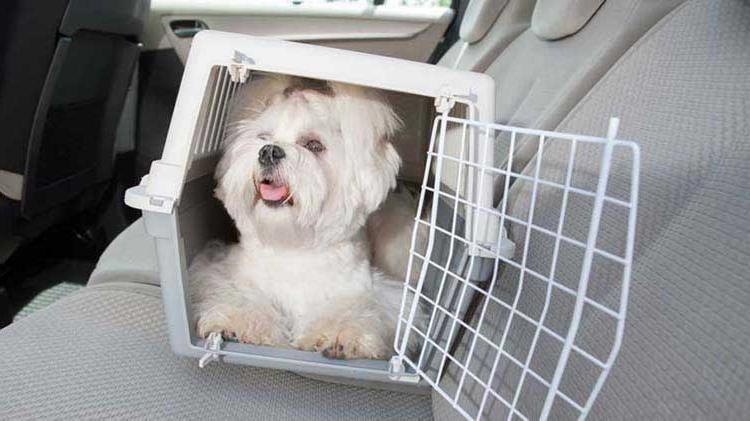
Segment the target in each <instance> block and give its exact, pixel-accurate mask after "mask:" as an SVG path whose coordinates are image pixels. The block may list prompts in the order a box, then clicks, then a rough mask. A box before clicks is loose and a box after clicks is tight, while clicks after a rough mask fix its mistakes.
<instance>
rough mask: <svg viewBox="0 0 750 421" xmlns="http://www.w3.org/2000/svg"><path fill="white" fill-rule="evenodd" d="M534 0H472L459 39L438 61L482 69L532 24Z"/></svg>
mask: <svg viewBox="0 0 750 421" xmlns="http://www.w3.org/2000/svg"><path fill="white" fill-rule="evenodd" d="M534 3H535V0H471V2H470V3H469V5H468V7H467V8H466V12H465V13H464V17H463V20H462V21H461V27H460V31H459V40H458V41H457V42H456V43H455V44H454V45H452V46H451V48H450V49H448V51H446V52H445V54H444V55H443V57H441V58H440V61H439V62H438V65H440V66H445V67H453V68H456V69H461V70H470V71H473V72H483V71H485V70H486V69H487V66H489V65H490V63H491V62H492V60H494V59H495V58H496V57H497V56H498V55H499V54H500V52H501V51H503V49H505V47H507V46H508V44H510V43H511V41H513V40H514V39H515V38H516V37H517V36H518V35H519V34H520V33H521V32H523V31H524V30H526V29H527V28H528V27H529V25H530V24H531V12H532V11H533V10H534Z"/></svg>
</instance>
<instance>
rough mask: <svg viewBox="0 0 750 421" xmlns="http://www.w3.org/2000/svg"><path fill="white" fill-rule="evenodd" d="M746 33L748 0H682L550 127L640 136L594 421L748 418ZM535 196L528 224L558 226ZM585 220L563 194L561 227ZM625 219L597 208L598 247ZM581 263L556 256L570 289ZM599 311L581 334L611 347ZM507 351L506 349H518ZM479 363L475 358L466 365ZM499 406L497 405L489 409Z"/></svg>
mask: <svg viewBox="0 0 750 421" xmlns="http://www.w3.org/2000/svg"><path fill="white" fill-rule="evenodd" d="M749 39H750V5H749V4H748V3H747V2H743V1H740V0H720V1H719V0H691V1H689V2H688V3H686V4H685V5H683V6H682V7H680V8H679V9H677V10H676V11H675V12H674V13H672V14H671V15H669V16H667V17H665V18H664V19H663V20H662V22H660V23H659V24H658V25H657V26H656V27H655V28H654V29H653V30H652V31H651V32H649V33H648V34H646V35H645V36H644V37H643V39H642V40H641V41H640V42H639V43H638V44H637V45H636V46H634V47H633V48H632V49H631V50H630V51H629V52H628V53H627V54H626V56H625V57H623V59H622V60H621V61H619V62H618V63H617V65H616V66H615V67H614V68H613V69H612V70H611V71H610V72H609V73H608V74H607V76H605V77H604V78H603V80H602V81H601V82H600V83H598V84H597V85H596V86H595V87H594V89H593V90H592V91H591V92H590V93H589V94H588V95H587V96H586V97H585V98H584V99H583V100H582V101H581V103H580V104H579V105H578V106H577V107H576V108H575V109H574V110H573V111H572V112H571V114H570V115H569V116H568V117H567V118H566V119H565V120H564V121H563V122H562V124H561V125H560V127H559V128H558V129H559V130H560V131H565V132H575V133H604V132H605V131H606V124H607V118H608V116H612V115H614V116H619V117H620V118H621V119H622V123H621V126H620V136H619V137H621V138H624V139H633V140H636V141H637V142H638V143H639V145H640V146H641V150H642V154H641V159H642V166H641V180H642V182H641V186H640V205H639V211H638V214H639V215H638V222H639V224H638V228H637V235H636V248H635V260H634V266H633V273H632V286H631V290H630V302H629V308H628V318H627V324H626V329H625V338H624V344H623V347H622V349H621V352H620V355H619V357H618V359H617V360H616V362H615V365H614V368H613V371H612V372H611V374H610V376H609V380H608V382H607V383H606V384H605V386H604V389H603V390H602V393H601V394H600V396H599V399H598V400H597V402H596V403H595V405H594V407H593V410H592V413H591V419H605V420H606V419H717V420H718V419H745V418H747V414H748V413H750V399H748V390H750V352H749V351H748V344H750V323H749V322H748V319H747V315H748V314H750V282H748V280H749V279H750V278H748V273H750V241H748V240H750V214H748V209H750V183H749V182H748V180H750V106H749V105H750V104H749V103H748V98H750V73H748V72H747V69H748V68H750V43H748V40H749ZM566 157H567V146H563V144H562V143H560V142H555V141H550V142H548V144H547V145H546V146H545V150H544V159H543V161H542V168H543V169H545V168H546V169H547V170H543V171H542V173H541V176H542V177H543V178H545V179H550V178H552V179H554V177H555V176H556V175H557V173H559V172H560V171H561V169H562V168H564V165H565V164H566V161H565V159H566ZM598 158H599V155H598V154H593V153H587V152H585V151H583V153H582V154H580V155H576V164H577V165H576V171H577V174H578V176H579V177H580V179H579V182H580V183H590V182H592V181H593V180H594V179H595V177H594V176H595V175H596V168H597V166H598V165H597V162H598V161H597V160H598ZM624 158H625V159H626V163H627V164H629V163H628V162H627V156H625V157H624ZM534 163H535V161H532V162H531V163H530V164H529V166H528V167H527V169H526V170H525V171H526V173H527V174H530V172H531V170H532V168H533V164H534ZM627 169H628V165H625V164H622V165H616V166H614V167H613V174H612V176H611V177H610V189H609V190H608V194H610V195H611V196H615V197H622V195H623V194H625V193H626V192H625V191H624V187H623V186H624V184H623V183H622V181H623V180H625V179H626V178H627ZM579 185H580V184H579ZM538 194H539V196H538V198H539V200H540V202H538V203H537V206H536V207H535V210H536V213H535V215H534V222H535V223H536V224H538V225H541V226H544V227H548V226H550V225H552V226H556V224H557V222H556V221H557V214H556V213H555V212H554V211H553V209H555V208H556V206H554V205H555V204H557V207H559V200H560V197H559V195H557V194H556V192H552V191H549V190H545V189H542V190H540V191H539V193H538ZM530 195H531V185H530V183H524V184H518V183H517V184H515V185H514V187H513V189H512V190H511V193H510V196H509V198H510V199H509V206H510V212H511V213H512V214H513V215H515V216H517V217H524V216H525V215H526V214H527V212H528V208H529V203H530V202H529V201H530V199H529V198H530ZM550 205H552V206H550ZM587 214H590V203H589V202H586V201H573V202H571V206H570V207H569V208H568V212H567V215H568V217H567V220H566V224H565V226H564V229H566V230H568V232H569V235H572V236H573V237H574V238H581V237H582V236H585V228H586V227H587V226H588V221H587V220H586V217H585V215H587ZM624 222H625V221H624V220H623V219H622V218H619V217H618V215H616V214H608V213H605V215H604V216H603V231H602V233H601V234H602V235H601V236H600V239H599V241H598V244H599V246H600V247H602V248H604V249H605V250H614V249H616V248H618V247H619V246H618V245H617V244H616V243H614V242H613V241H612V240H611V239H612V238H616V236H620V235H622V233H623V232H624V230H625V227H624ZM511 236H512V237H513V238H514V240H516V241H517V242H518V244H517V245H518V246H519V247H522V246H523V230H522V229H521V228H519V227H517V226H511ZM546 246H548V244H545V241H544V240H543V239H541V237H540V238H536V239H535V237H534V236H532V239H531V241H530V244H529V247H530V255H529V265H530V266H538V267H547V266H546V265H548V264H549V260H548V258H547V257H546V256H547V255H546V254H545V253H544V250H545V247H546ZM516 258H520V256H516ZM579 270H580V269H579V266H577V265H576V261H575V260H574V259H570V260H567V259H562V260H561V261H560V262H558V271H556V274H555V277H556V279H557V280H558V281H561V282H563V283H565V282H566V281H565V278H566V275H567V274H571V273H573V274H575V273H577V272H579ZM617 276H618V273H613V272H612V271H608V270H606V268H603V269H601V271H600V272H596V273H595V276H594V277H592V280H594V282H596V284H594V288H593V289H590V290H589V294H590V295H589V296H592V297H594V298H596V299H598V300H603V301H605V302H608V303H611V302H612V299H614V298H616V297H617V295H618V294H619V291H618V290H617V289H616V288H614V287H613V285H616V284H615V283H613V282H607V281H608V280H613V279H616V278H617ZM514 279H516V278H515V277H514V276H513V274H512V273H511V271H507V270H506V271H505V272H504V273H503V276H502V278H501V282H500V283H499V288H497V290H496V291H495V294H496V295H497V296H498V297H500V298H501V299H505V300H507V297H508V296H512V295H513V294H514V293H515V289H516V288H518V286H517V282H515V281H514ZM532 283H533V282H532V280H531V278H527V281H526V284H525V285H524V289H523V290H522V291H524V292H522V297H524V296H526V299H527V300H524V298H522V301H525V302H527V303H528V305H526V307H532V306H533V305H534V304H537V305H538V304H539V303H540V302H541V300H542V299H543V297H542V296H540V295H539V294H534V293H533V292H531V291H529V293H527V292H525V290H526V288H527V286H529V285H531V284H532ZM537 283H540V282H537ZM596 285H598V286H596ZM490 315H491V317H490V320H489V323H490V324H491V325H497V324H499V322H502V321H504V318H503V316H502V315H501V314H500V312H491V313H490ZM600 316H601V315H597V313H596V312H592V313H591V314H590V317H589V318H588V323H591V324H590V325H589V326H590V329H587V330H586V331H584V332H579V337H578V338H576V343H578V344H579V345H580V344H585V346H584V349H588V350H590V352H595V351H597V350H600V349H606V348H607V347H608V345H609V343H610V341H611V336H612V335H611V327H612V326H611V325H609V326H608V325H605V318H603V317H600ZM559 323H560V320H559V319H556V318H555V317H554V316H550V314H549V313H548V317H547V319H546V320H545V324H546V325H548V326H549V327H551V328H553V326H555V325H557V324H559ZM584 323H587V319H586V318H584ZM521 336H522V335H519V336H517V337H521ZM508 345H509V348H508V351H509V352H515V351H514V350H513V348H514V347H515V348H518V347H519V346H521V347H522V344H521V343H510V344H508ZM463 346H464V347H466V343H464V344H463ZM482 352H483V351H482V350H480V351H479V355H480V356H481V355H483V354H482ZM595 355H596V354H595ZM481 364H482V362H481V361H475V367H481ZM532 366H533V367H534V368H536V369H537V370H538V372H540V373H542V374H544V373H547V375H549V374H550V372H549V371H548V370H547V371H545V368H550V367H552V366H554V359H547V360H546V361H544V360H543V361H538V362H537V363H536V364H532ZM575 367H576V364H575V363H574V365H573V368H569V369H568V373H570V378H569V379H568V380H569V381H568V383H567V385H566V380H565V377H563V385H564V389H565V388H567V390H566V393H568V394H569V395H572V396H576V393H577V392H580V391H581V390H583V389H584V388H585V387H587V386H588V385H587V384H586V375H587V373H586V370H585V368H583V367H582V368H583V369H582V370H579V371H576V368H575ZM484 370H487V369H486V368H485V369H484ZM509 373H510V371H503V374H509ZM487 375H488V373H487V372H485V376H487ZM455 377H456V374H455V368H453V369H451V370H449V374H448V376H447V377H446V378H445V380H444V383H443V385H444V387H447V388H450V387H451V385H452V384H453V385H454V384H455V380H454V379H455ZM513 378H514V377H513V376H512V375H507V376H506V377H504V378H502V379H499V380H498V381H499V382H500V383H501V385H505V386H507V385H508V382H512V381H513V380H511V379H513ZM550 378H551V376H550V377H547V379H548V380H549V379H550ZM500 387H501V388H502V386H500ZM472 393H473V392H472V391H471V390H470V389H469V390H467V391H466V394H467V395H468V396H467V397H466V398H465V399H464V400H463V401H464V402H467V401H471V396H472ZM521 402H522V403H523V405H522V407H524V408H526V409H528V411H529V412H528V413H532V414H533V413H534V412H535V411H538V410H539V405H540V403H541V402H540V401H539V400H534V399H533V398H532V397H528V398H527V399H524V398H522V399H521ZM434 412H435V414H436V418H437V419H455V418H454V417H455V416H456V414H455V412H454V411H453V410H452V409H451V408H450V407H449V405H447V404H446V403H445V402H442V400H441V399H439V398H438V397H436V399H435V407H434ZM537 413H538V412H537ZM501 414H502V411H501V409H500V405H499V404H498V405H495V407H494V408H493V409H492V411H491V412H490V414H489V417H490V418H493V419H496V417H499V416H500V415H501ZM558 415H559V414H558ZM561 417H562V416H558V417H557V418H561Z"/></svg>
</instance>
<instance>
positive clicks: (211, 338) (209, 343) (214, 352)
mask: <svg viewBox="0 0 750 421" xmlns="http://www.w3.org/2000/svg"><path fill="white" fill-rule="evenodd" d="M223 344H224V338H222V337H221V333H219V332H211V333H210V334H209V335H208V338H206V343H205V345H203V348H205V349H206V351H207V352H206V353H205V354H203V356H202V357H201V359H200V360H198V367H200V368H203V367H205V366H207V365H208V364H209V363H211V362H212V361H218V360H219V357H220V356H221V355H220V354H219V351H221V346H222V345H223Z"/></svg>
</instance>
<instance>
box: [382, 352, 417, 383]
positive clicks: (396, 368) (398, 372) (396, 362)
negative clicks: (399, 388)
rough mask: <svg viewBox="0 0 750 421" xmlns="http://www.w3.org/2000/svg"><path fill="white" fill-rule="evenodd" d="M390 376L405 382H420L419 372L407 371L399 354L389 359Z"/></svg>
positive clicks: (392, 378)
mask: <svg viewBox="0 0 750 421" xmlns="http://www.w3.org/2000/svg"><path fill="white" fill-rule="evenodd" d="M388 378H390V379H391V380H394V381H400V382H404V383H418V382H419V374H415V373H407V372H406V367H405V366H404V360H403V358H402V357H400V356H398V355H394V356H393V357H391V359H390V361H388Z"/></svg>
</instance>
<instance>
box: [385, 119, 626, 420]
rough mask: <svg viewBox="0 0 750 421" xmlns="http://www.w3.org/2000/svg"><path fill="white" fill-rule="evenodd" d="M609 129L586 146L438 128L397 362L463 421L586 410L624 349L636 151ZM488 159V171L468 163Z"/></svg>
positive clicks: (547, 136)
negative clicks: (489, 154)
mask: <svg viewBox="0 0 750 421" xmlns="http://www.w3.org/2000/svg"><path fill="white" fill-rule="evenodd" d="M617 127H618V120H617V119H615V118H613V119H610V122H609V129H608V133H607V136H606V137H592V136H580V135H572V134H566V133H557V132H548V131H541V130H530V129H523V128H518V127H511V126H505V125H498V124H482V123H478V122H474V121H470V120H466V119H461V118H454V117H450V116H448V115H447V114H445V113H444V114H442V115H439V116H438V117H437V118H436V120H435V124H434V128H433V134H432V139H431V144H430V150H429V151H428V158H427V170H426V172H425V177H424V180H423V184H422V192H421V196H420V205H419V212H418V217H417V218H416V219H415V221H416V222H415V225H414V232H413V238H412V240H413V241H412V247H411V254H410V258H409V270H408V272H407V279H406V281H405V288H404V300H403V303H402V307H401V313H400V319H399V320H400V321H399V326H398V332H397V337H396V340H395V343H394V345H395V348H396V351H397V353H398V356H397V357H396V359H395V365H396V366H398V365H402V366H403V367H402V369H412V370H414V371H416V372H417V373H419V375H420V376H421V377H422V378H423V380H424V381H426V382H428V383H429V384H430V385H432V386H433V388H434V389H435V390H436V391H437V392H438V393H439V394H440V395H441V396H442V397H443V398H445V399H446V400H448V401H449V402H450V403H451V404H452V405H453V407H454V408H455V409H456V410H457V411H458V412H459V413H460V414H461V415H463V416H464V417H465V418H467V419H500V418H505V419H509V420H510V419H547V418H548V417H551V418H554V419H581V418H585V416H586V414H587V413H588V412H589V410H590V409H591V406H592V404H593V402H594V400H595V399H596V396H597V394H598V392H599V390H600V389H601V387H602V385H603V383H604V381H605V380H606V377H607V374H608V373H609V370H610V369H611V367H612V365H613V363H614V360H615V357H616V355H617V353H618V350H619V348H620V344H621V342H622V336H623V328H624V321H625V314H626V308H627V298H628V286H629V280H630V270H631V263H632V258H633V242H634V232H635V221H636V207H637V198H638V174H639V149H638V147H637V145H636V144H635V143H633V142H628V141H622V140H617V139H616V135H617ZM485 148H492V151H493V153H494V156H495V160H496V163H495V164H492V165H487V164H482V163H480V162H482V160H479V159H477V156H481V151H484V150H486V149H485ZM477 152H480V153H479V154H477ZM488 176H489V177H488ZM472 180H474V181H472ZM477 180H478V181H477ZM468 182H475V183H478V185H476V186H474V187H476V189H475V192H474V194H473V195H472V194H470V193H471V192H470V191H469V190H468V189H467V187H466V184H467V183H468ZM483 183H484V185H483ZM486 183H491V185H487V184H486ZM486 192H491V194H492V195H493V196H494V197H495V198H496V200H495V202H493V203H492V205H487V201H486V200H485V199H483V198H482V197H481V195H482V194H485V193H486ZM493 226H494V228H495V229H493ZM488 232H490V233H491V234H492V236H494V238H495V240H494V241H493V242H488V241H487V233H488ZM506 233H507V235H508V237H510V239H511V240H512V241H513V242H514V243H515V252H512V251H511V253H508V252H507V251H508V248H507V247H504V244H503V243H504V242H505V241H507V240H506V239H505V235H506ZM420 239H421V240H420ZM493 243H494V244H493ZM511 250H512V249H511ZM415 343H416V344H417V346H412V345H413V344H415ZM413 349H417V350H419V351H417V352H413V351H412V350H413Z"/></svg>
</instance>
